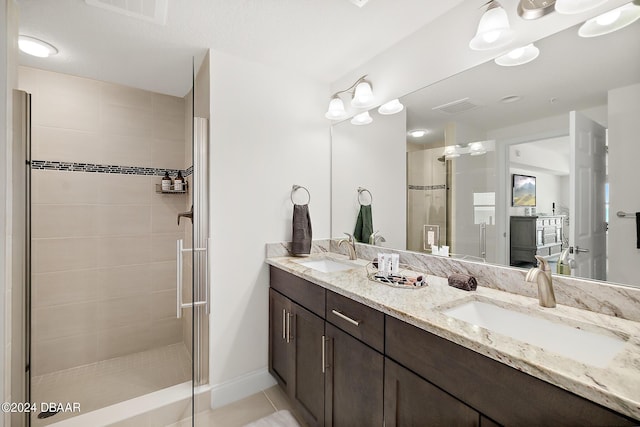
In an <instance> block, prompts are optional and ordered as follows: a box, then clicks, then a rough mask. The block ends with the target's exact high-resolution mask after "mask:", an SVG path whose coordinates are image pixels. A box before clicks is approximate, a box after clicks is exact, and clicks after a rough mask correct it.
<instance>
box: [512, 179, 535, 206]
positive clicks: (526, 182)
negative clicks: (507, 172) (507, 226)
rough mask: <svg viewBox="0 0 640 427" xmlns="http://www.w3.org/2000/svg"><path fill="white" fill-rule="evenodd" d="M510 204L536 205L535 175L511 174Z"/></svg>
mask: <svg viewBox="0 0 640 427" xmlns="http://www.w3.org/2000/svg"><path fill="white" fill-rule="evenodd" d="M511 184H512V185H511V196H512V197H511V206H514V207H518V206H524V207H535V206H536V177H535V176H530V175H520V174H516V173H514V174H512V175H511Z"/></svg>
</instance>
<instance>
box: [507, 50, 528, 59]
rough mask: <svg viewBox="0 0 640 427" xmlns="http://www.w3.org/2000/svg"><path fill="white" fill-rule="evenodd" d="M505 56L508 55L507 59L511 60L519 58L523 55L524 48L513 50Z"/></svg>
mask: <svg viewBox="0 0 640 427" xmlns="http://www.w3.org/2000/svg"><path fill="white" fill-rule="evenodd" d="M507 55H509V58H512V59H518V58H521V57H522V55H524V47H519V48H517V49H513V50H512V51H511V52H509V53H507Z"/></svg>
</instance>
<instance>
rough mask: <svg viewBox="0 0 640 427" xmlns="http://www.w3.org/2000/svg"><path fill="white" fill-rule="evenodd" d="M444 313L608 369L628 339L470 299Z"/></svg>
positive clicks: (611, 333)
mask: <svg viewBox="0 0 640 427" xmlns="http://www.w3.org/2000/svg"><path fill="white" fill-rule="evenodd" d="M442 312H443V313H444V314H446V315H447V316H449V317H453V318H456V319H459V320H463V321H465V322H467V323H471V324H473V325H476V326H479V327H481V328H484V329H488V330H490V331H493V332H496V333H498V334H501V335H506V336H508V337H511V338H514V339H516V340H518V341H522V342H525V343H528V344H531V345H534V346H537V347H540V348H543V349H544V350H546V351H549V352H553V353H556V354H559V355H562V356H565V357H569V358H571V359H573V360H577V361H579V362H582V363H585V364H588V365H591V366H596V367H600V368H605V367H606V366H607V365H608V364H609V362H611V360H612V359H613V358H614V357H615V356H616V355H617V354H618V353H619V352H620V351H621V350H622V349H623V347H624V345H625V340H623V339H622V338H620V337H618V336H616V335H614V333H613V332H611V331H607V330H599V328H597V327H593V328H590V329H593V330H598V332H592V331H587V330H584V329H580V328H579V327H575V326H569V325H566V324H562V323H558V322H553V321H551V320H547V319H544V318H542V317H538V316H535V315H532V314H526V313H523V312H520V311H516V310H513V309H508V308H503V307H500V306H497V305H494V304H491V303H487V302H482V301H475V300H474V301H469V302H466V303H463V304H461V305H458V306H456V307H453V308H450V309H447V310H443V311H442Z"/></svg>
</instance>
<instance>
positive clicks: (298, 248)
mask: <svg viewBox="0 0 640 427" xmlns="http://www.w3.org/2000/svg"><path fill="white" fill-rule="evenodd" d="M291 252H292V253H293V254H294V255H308V254H310V253H311V216H309V205H293V235H292V242H291Z"/></svg>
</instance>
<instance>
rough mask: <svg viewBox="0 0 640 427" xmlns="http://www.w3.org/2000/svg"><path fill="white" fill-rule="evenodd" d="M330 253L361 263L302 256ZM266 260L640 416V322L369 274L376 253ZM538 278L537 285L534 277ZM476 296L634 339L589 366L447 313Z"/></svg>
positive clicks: (439, 282) (442, 281) (430, 279)
mask: <svg viewBox="0 0 640 427" xmlns="http://www.w3.org/2000/svg"><path fill="white" fill-rule="evenodd" d="M322 258H331V259H334V260H338V261H343V262H349V263H354V265H356V267H355V268H354V269H351V270H346V271H340V272H333V273H323V272H320V271H317V270H313V269H311V268H308V267H305V266H304V265H302V264H300V263H299V262H300V261H305V260H312V259H322ZM266 262H267V263H268V264H270V265H272V266H274V267H277V268H279V269H281V270H284V271H286V272H289V273H291V274H294V275H296V276H298V277H301V278H303V279H306V280H308V281H310V282H312V283H315V284H317V285H319V286H322V287H324V288H326V289H329V290H331V291H333V292H336V293H338V294H341V295H344V296H346V297H349V298H351V299H353V300H355V301H358V302H361V303H363V304H365V305H367V306H369V307H372V308H374V309H376V310H379V311H381V312H383V313H385V314H388V315H390V316H393V317H395V318H397V319H400V320H403V321H405V322H407V323H410V324H412V325H414V326H417V327H418V328H421V329H423V330H425V331H428V332H431V333H433V334H435V335H438V336H440V337H443V338H445V339H447V340H449V341H452V342H455V343H457V344H460V345H462V346H464V347H466V348H468V349H471V350H473V351H475V352H477V353H480V354H483V355H485V356H487V357H490V358H492V359H494V360H497V361H499V362H501V363H504V364H506V365H508V366H511V367H513V368H515V369H518V370H520V371H522V372H526V373H528V374H530V375H532V376H534V377H536V378H539V379H541V380H544V381H547V382H549V383H551V384H554V385H556V386H558V387H561V388H563V389H565V390H568V391H571V392H573V393H575V394H577V395H579V396H582V397H584V398H586V399H589V400H591V401H593V402H596V403H599V404H601V405H602V406H605V407H607V408H611V409H612V410H614V411H617V412H619V413H621V414H624V415H627V416H630V417H632V418H634V419H636V420H640V322H634V321H630V320H625V319H620V318H617V317H613V316H607V315H605V314H599V313H594V312H591V311H587V310H582V309H578V308H573V307H569V306H564V305H557V306H556V307H555V308H543V307H540V306H539V305H538V300H537V299H534V298H529V297H525V296H521V295H515V294H511V293H508V292H504V291H499V290H495V289H490V288H487V287H483V286H479V287H478V289H477V291H475V292H466V291H462V290H459V289H455V288H453V287H450V286H449V285H448V284H447V279H446V278H442V277H436V276H430V275H427V283H428V284H429V285H428V286H426V287H423V288H410V287H408V288H398V287H392V286H388V285H385V284H383V283H378V282H374V281H371V280H369V279H368V278H367V270H366V265H367V264H368V261H365V260H362V259H358V260H355V261H349V260H348V259H347V257H345V256H343V255H340V254H335V253H323V254H316V255H311V256H310V257H306V258H304V259H301V258H299V257H273V258H267V260H266ZM371 271H373V270H371ZM403 274H405V275H408V276H411V275H413V276H417V275H419V274H422V273H421V272H420V271H408V270H405V271H404V272H403ZM531 286H535V285H534V284H531ZM470 300H478V301H486V302H491V303H492V304H494V305H498V306H503V307H509V306H512V307H513V306H516V307H517V309H518V311H520V312H523V313H529V314H533V315H535V316H537V317H542V318H546V319H549V320H551V321H554V322H561V323H563V324H566V325H569V326H574V327H578V328H580V329H585V330H593V331H594V332H598V331H600V332H604V333H605V334H607V335H616V336H618V337H622V338H623V339H624V340H625V341H626V344H625V346H624V348H623V349H622V351H620V352H619V353H618V354H617V355H616V356H615V358H614V359H613V360H612V361H611V362H610V363H609V364H608V365H607V366H606V367H605V368H601V367H595V366H589V365H587V364H584V363H581V362H578V361H575V360H573V359H570V358H568V357H565V356H561V355H559V354H554V353H551V352H548V351H545V350H544V349H543V348H541V347H536V346H534V345H531V344H528V343H526V342H522V341H518V340H516V339H513V338H510V337H508V336H506V335H501V334H497V333H494V332H491V331H489V330H487V329H484V328H480V327H478V326H475V325H472V324H470V323H467V322H464V321H461V320H458V319H454V318H451V317H449V316H447V315H445V314H443V313H442V310H445V309H447V308H450V307H453V306H457V305H459V304H462V303H464V302H466V301H470Z"/></svg>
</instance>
